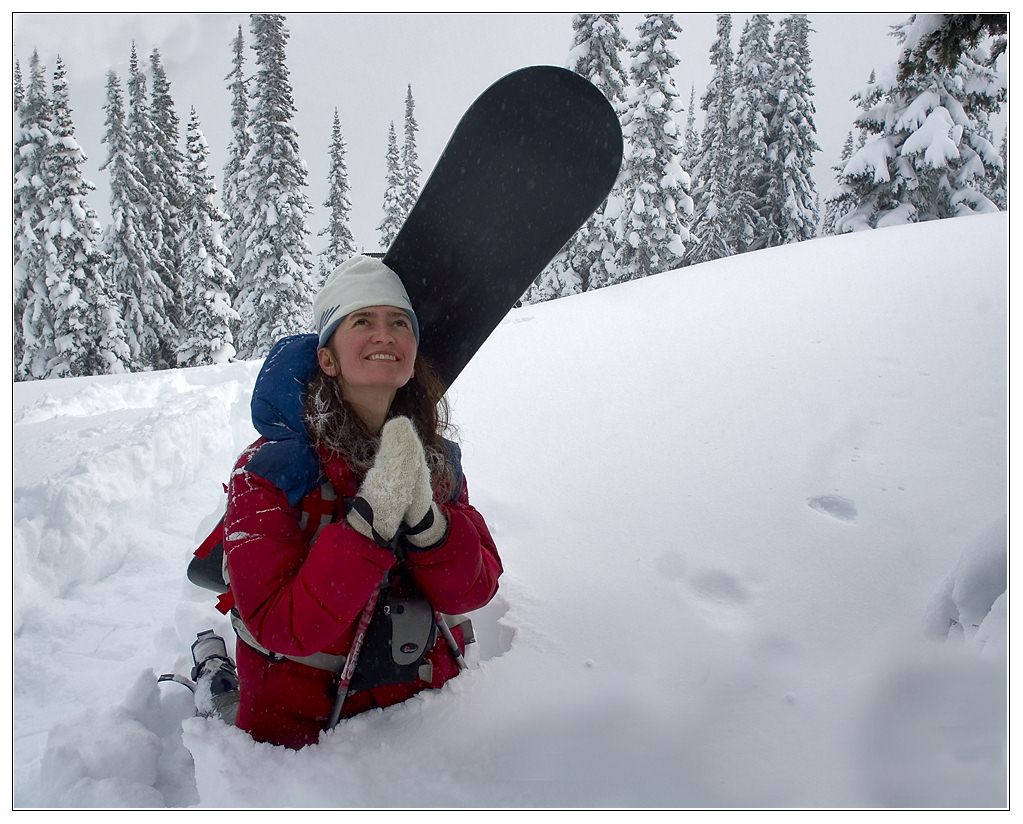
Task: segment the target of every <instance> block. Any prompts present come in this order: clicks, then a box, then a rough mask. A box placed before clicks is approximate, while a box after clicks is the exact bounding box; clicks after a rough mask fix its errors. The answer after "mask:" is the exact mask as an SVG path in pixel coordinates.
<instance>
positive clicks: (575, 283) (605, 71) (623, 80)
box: [523, 14, 629, 303]
mask: <svg viewBox="0 0 1023 824" xmlns="http://www.w3.org/2000/svg"><path fill="white" fill-rule="evenodd" d="M572 29H573V32H574V34H573V39H572V48H571V50H570V51H569V55H568V61H567V63H566V68H569V69H571V70H572V71H574V72H575V73H576V74H579V75H582V76H583V77H585V78H586V79H587V80H589V81H590V82H591V83H592V84H593V85H594V86H596V87H597V88H598V89H600V91H601V92H602V93H603V95H604V97H605V98H607V100H608V102H610V103H611V105H612V106H613V107H614V110H615V111H616V112H617V113H618V115H619V116H621V115H622V114H624V112H625V107H626V102H627V101H626V92H627V90H628V84H629V79H628V75H627V73H626V71H625V69H624V68H623V66H622V55H623V53H624V52H625V50H626V48H627V46H628V43H627V42H626V40H625V37H624V36H623V35H622V31H621V27H620V25H619V15H617V14H577V15H575V17H574V18H573V20H572ZM621 180H622V176H620V177H619V181H618V182H616V184H615V187H614V188H613V189H612V190H611V192H610V194H609V195H608V197H607V198H605V200H604V202H603V203H602V204H601V205H600V206H599V207H598V208H597V210H596V211H595V212H594V213H593V214H592V215H591V216H590V217H589V218H588V219H587V220H586V223H584V224H583V226H581V227H580V229H579V231H578V232H576V233H575V235H573V237H572V239H571V240H570V241H569V242H568V243H567V244H566V245H565V247H564V248H563V249H562V250H561V251H560V252H559V253H558V255H557V256H556V257H555V258H554V260H552V261H551V262H550V264H548V266H547V267H546V268H545V269H544V271H543V272H541V273H540V275H539V276H538V277H537V279H536V282H535V283H533V284H532V285H531V286H530V287H529V289H528V290H527V292H526V294H525V295H524V296H523V300H524V302H526V303H539V302H541V301H544V300H551V299H553V298H558V297H562V296H564V295H572V294H576V293H579V292H585V291H587V290H589V289H595V288H598V287H600V286H606V285H607V284H609V283H614V282H615V281H616V280H617V279H618V278H617V268H616V264H615V256H616V252H617V249H618V246H619V245H620V239H619V238H618V237H616V235H615V230H616V218H617V216H618V214H619V213H620V211H621V200H622V197H623V195H622V192H621V188H620V184H621Z"/></svg>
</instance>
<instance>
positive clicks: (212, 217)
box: [178, 108, 240, 366]
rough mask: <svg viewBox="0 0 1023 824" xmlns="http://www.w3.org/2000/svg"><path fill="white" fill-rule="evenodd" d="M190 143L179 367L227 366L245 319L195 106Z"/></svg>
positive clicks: (185, 179) (186, 182) (186, 188)
mask: <svg viewBox="0 0 1023 824" xmlns="http://www.w3.org/2000/svg"><path fill="white" fill-rule="evenodd" d="M187 143H188V157H187V160H186V165H185V178H184V184H185V189H184V198H185V199H184V203H183V207H184V208H183V211H182V219H183V229H184V237H185V239H186V240H185V247H184V249H183V252H184V254H183V258H182V270H181V276H182V281H183V282H184V284H185V285H186V292H185V294H186V303H185V316H184V321H183V323H182V326H181V342H180V344H179V347H178V364H179V365H180V366H201V365H204V364H210V363H223V362H225V361H227V360H229V359H230V358H231V357H233V356H234V354H235V348H234V335H235V332H236V331H237V329H238V324H239V320H240V319H239V317H238V313H237V312H236V311H235V310H234V308H233V307H232V306H231V296H230V292H231V286H232V283H233V281H234V275H233V274H232V273H231V270H230V269H229V268H228V265H227V264H228V251H227V247H226V246H225V245H224V243H223V241H222V240H221V237H220V225H221V224H222V223H223V222H224V219H225V215H224V213H223V212H221V211H220V209H218V208H217V206H216V196H217V190H216V186H215V185H214V183H213V175H212V174H210V171H209V153H210V150H209V146H208V145H207V143H206V136H205V135H204V134H203V133H202V127H201V125H200V123H199V116H198V115H197V114H196V113H195V109H194V108H193V109H192V111H191V116H190V117H189V121H188V131H187Z"/></svg>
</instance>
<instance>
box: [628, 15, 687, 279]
mask: <svg viewBox="0 0 1023 824" xmlns="http://www.w3.org/2000/svg"><path fill="white" fill-rule="evenodd" d="M680 31H681V28H680V27H679V25H678V24H677V23H676V22H675V18H674V15H671V14H648V15H646V17H645V18H644V20H643V22H642V23H641V24H640V25H639V28H638V33H639V39H638V42H637V43H636V46H635V47H634V49H633V51H632V64H631V67H630V72H631V78H632V86H633V89H632V94H631V99H630V101H629V106H628V111H627V113H626V115H625V117H624V122H623V125H622V132H623V134H624V135H625V138H626V140H627V141H628V145H629V154H628V158H627V160H626V168H627V170H628V172H627V176H626V178H625V180H624V183H623V192H624V198H623V204H622V205H623V209H622V213H621V214H620V215H619V217H618V220H619V225H620V229H619V232H620V236H621V237H622V238H623V240H624V242H623V243H622V245H621V247H620V249H619V250H618V260H617V265H618V278H619V279H622V280H631V279H633V278H639V277H645V276H646V275H652V274H655V273H657V272H664V271H667V270H669V269H674V268H677V267H678V266H681V265H682V259H683V256H684V255H685V252H686V244H688V243H689V242H690V240H691V239H690V233H689V221H690V219H691V217H692V214H693V201H692V198H691V197H690V195H689V189H690V185H691V182H690V178H689V173H688V171H687V170H685V169H683V168H682V167H681V166H680V165H679V159H680V157H681V155H682V151H683V139H684V135H683V133H682V128H681V126H680V124H679V122H678V117H679V116H680V114H681V113H682V110H683V106H682V102H681V99H680V97H679V92H678V89H677V88H676V87H675V81H674V80H673V79H672V77H671V70H672V69H673V68H674V67H675V66H676V65H678V56H677V55H676V54H675V53H674V52H673V51H672V49H671V45H670V44H671V41H673V40H674V39H675V37H676V36H677V35H678V33H679V32H680Z"/></svg>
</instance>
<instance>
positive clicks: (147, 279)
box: [121, 43, 177, 369]
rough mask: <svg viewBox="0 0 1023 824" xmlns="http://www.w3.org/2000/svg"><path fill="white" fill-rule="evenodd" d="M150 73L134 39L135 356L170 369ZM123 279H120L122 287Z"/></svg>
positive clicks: (168, 297)
mask: <svg viewBox="0 0 1023 824" xmlns="http://www.w3.org/2000/svg"><path fill="white" fill-rule="evenodd" d="M146 86H147V84H146V78H145V75H144V74H143V73H142V70H141V68H140V67H139V61H138V55H137V53H136V51H135V44H134V43H133V44H132V47H131V57H130V59H129V61H128V114H127V119H126V133H127V146H128V148H129V151H131V152H132V161H131V166H132V169H133V170H134V172H135V174H134V175H133V176H132V178H131V180H129V181H125V182H126V183H129V184H130V185H131V190H130V191H128V192H125V193H123V197H124V198H125V200H124V202H125V203H131V205H132V209H133V211H134V212H135V213H136V214H137V215H138V220H137V221H133V225H132V229H133V231H134V232H135V233H136V236H135V237H134V238H132V241H131V242H132V243H133V246H134V248H133V250H132V252H131V253H130V257H131V258H133V260H132V262H133V263H134V264H135V265H136V266H137V267H138V269H137V271H136V272H135V273H134V274H132V275H131V276H130V277H131V278H132V279H133V280H135V283H134V284H133V285H134V287H135V289H134V297H135V298H136V299H137V300H138V302H139V311H140V312H141V316H142V317H141V326H140V327H136V328H135V336H136V337H137V338H139V340H140V342H141V347H140V349H139V351H138V352H137V353H136V352H134V351H133V353H132V355H133V360H134V361H135V363H136V364H137V367H138V368H143V369H166V368H167V367H169V366H171V365H173V364H174V351H175V348H176V347H175V346H173V342H174V341H175V340H176V338H177V327H176V326H175V323H174V317H173V313H174V311H175V310H174V306H175V294H174V291H173V290H172V288H171V285H170V283H171V278H170V275H169V273H168V271H167V267H166V265H165V262H164V260H163V258H162V257H161V253H160V249H161V247H162V244H163V226H162V223H163V221H162V218H161V215H162V211H161V207H160V203H159V200H160V193H161V188H160V187H159V184H158V183H157V182H156V181H157V180H158V179H159V177H160V175H159V172H158V171H157V169H155V168H154V146H155V145H156V142H157V136H156V130H155V127H154V126H153V122H152V119H151V118H150V112H149V102H148V100H147V92H146ZM124 286H125V285H124V284H121V287H122V289H123V288H124ZM132 315H133V312H132V311H131V310H129V311H127V312H126V313H125V321H126V323H128V324H134V322H135V319H134V318H133V317H132Z"/></svg>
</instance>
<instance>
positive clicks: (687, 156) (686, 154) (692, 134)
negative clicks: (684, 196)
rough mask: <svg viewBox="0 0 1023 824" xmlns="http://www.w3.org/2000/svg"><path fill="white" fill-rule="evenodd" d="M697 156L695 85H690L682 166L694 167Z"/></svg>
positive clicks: (698, 134)
mask: <svg viewBox="0 0 1023 824" xmlns="http://www.w3.org/2000/svg"><path fill="white" fill-rule="evenodd" d="M699 157H700V133H699V131H697V129H696V86H690V87H689V108H688V109H686V130H685V138H684V140H683V142H682V168H683V169H695V168H696V162H697V160H699ZM690 176H692V175H690ZM694 184H695V181H694Z"/></svg>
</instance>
